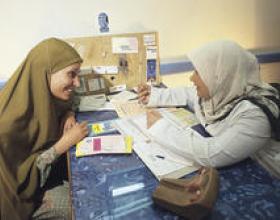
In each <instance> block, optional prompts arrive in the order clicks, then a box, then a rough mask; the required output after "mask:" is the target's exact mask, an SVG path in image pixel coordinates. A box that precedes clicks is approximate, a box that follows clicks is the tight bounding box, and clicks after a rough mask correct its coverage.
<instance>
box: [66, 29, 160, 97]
mask: <svg viewBox="0 0 280 220" xmlns="http://www.w3.org/2000/svg"><path fill="white" fill-rule="evenodd" d="M65 40H66V41H67V42H68V43H70V45H72V46H73V47H74V48H75V49H76V50H77V51H78V52H79V54H80V55H81V57H82V58H83V64H82V67H81V87H80V88H79V89H78V93H80V94H82V95H91V94H97V93H100V92H103V93H108V92H109V88H112V89H114V88H116V89H118V88H121V89H123V87H126V89H132V88H133V87H135V86H137V85H138V84H140V83H146V82H150V83H152V84H159V83H160V81H161V80H160V75H159V47H158V33H157V32H145V33H127V34H115V35H103V36H92V37H78V38H69V39H65ZM110 91H111V89H110ZM111 92H112V91H111Z"/></svg>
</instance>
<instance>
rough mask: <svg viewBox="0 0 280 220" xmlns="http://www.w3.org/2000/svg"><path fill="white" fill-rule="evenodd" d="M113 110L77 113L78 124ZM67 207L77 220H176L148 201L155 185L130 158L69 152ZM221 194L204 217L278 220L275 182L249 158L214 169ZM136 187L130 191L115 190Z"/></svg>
mask: <svg viewBox="0 0 280 220" xmlns="http://www.w3.org/2000/svg"><path fill="white" fill-rule="evenodd" d="M115 117H116V114H115V113H114V112H106V113H104V112H103V113H101V112H99V113H98V112H95V113H80V114H79V116H78V120H80V121H81V120H88V121H91V122H94V121H100V120H105V119H107V120H108V119H112V118H115ZM70 168H71V171H70V172H71V181H72V203H73V210H74V214H75V218H76V220H86V219H104V220H111V219H122V220H126V219H127V220H128V219H129V220H131V219H145V220H146V219H149V220H152V219H166V220H168V219H180V218H179V217H178V216H176V215H174V214H173V213H170V212H168V211H166V210H164V209H162V208H160V207H157V206H156V205H155V204H154V203H153V201H152V199H151V195H152V192H153V191H154V190H155V188H156V186H157V184H158V181H157V180H156V178H155V177H154V176H153V175H152V173H151V172H150V171H149V170H148V169H147V168H146V167H145V165H144V164H143V162H142V161H141V160H140V158H139V157H138V156H137V155H136V154H135V153H133V154H132V155H111V156H108V155H107V156H100V155H99V156H90V157H83V158H76V156H75V149H74V148H71V150H70ZM219 174H220V190H219V197H218V200H217V202H216V205H215V207H214V210H213V212H212V214H211V215H210V216H208V217H207V219H211V220H219V219H223V220H224V219H228V220H231V219H232V220H237V219H250V220H251V219H256V220H257V219H263V220H264V219H275V220H276V219H280V180H277V179H275V178H273V177H271V176H270V175H269V173H267V172H266V171H265V170H264V169H263V168H262V167H260V166H259V165H258V164H257V163H256V162H254V161H253V160H251V159H247V160H245V161H243V162H240V163H238V164H235V165H233V166H230V167H226V168H222V169H219ZM139 184H140V185H141V186H144V187H143V188H139V189H138V190H135V191H133V192H130V193H126V194H122V195H115V194H114V193H113V192H114V190H115V189H121V188H123V187H127V186H135V185H138V186H139Z"/></svg>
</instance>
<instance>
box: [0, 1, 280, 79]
mask: <svg viewBox="0 0 280 220" xmlns="http://www.w3.org/2000/svg"><path fill="white" fill-rule="evenodd" d="M0 3H1V4H0V39H1V42H0V48H1V51H2V53H1V54H2V55H1V59H0V80H1V79H5V78H8V77H9V76H10V75H11V74H12V72H13V71H14V70H15V69H16V68H17V66H18V65H19V63H20V62H21V61H22V59H23V58H24V56H25V55H26V53H27V52H28V51H29V49H30V48H31V47H33V46H34V45H35V44H36V43H38V42H39V41H41V40H42V39H44V38H47V37H52V36H55V37H61V38H63V37H76V36H89V35H97V34H99V30H98V24H97V16H98V14H99V13H100V12H103V11H104V12H106V13H107V14H108V15H109V21H110V33H122V32H138V31H147V30H148V31H150V30H157V31H159V36H160V56H161V58H170V57H177V56H182V55H184V54H185V53H186V52H187V51H188V50H190V49H192V48H194V47H196V46H198V45H201V44H202V43H205V42H207V41H210V40H214V39H221V38H228V39H233V40H236V41H237V42H239V43H240V44H241V45H243V46H244V47H246V48H263V47H278V48H280V25H279V24H280V13H279V9H280V1H279V0H246V1H245V0H79V1H77V0H25V1H22V0H9V1H5V2H4V0H0Z"/></svg>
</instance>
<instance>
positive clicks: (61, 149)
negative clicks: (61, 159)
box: [54, 121, 88, 154]
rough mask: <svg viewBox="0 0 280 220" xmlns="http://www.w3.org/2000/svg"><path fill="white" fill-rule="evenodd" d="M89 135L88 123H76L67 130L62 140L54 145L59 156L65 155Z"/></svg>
mask: <svg viewBox="0 0 280 220" xmlns="http://www.w3.org/2000/svg"><path fill="white" fill-rule="evenodd" d="M87 134H88V127H87V122H86V121H84V122H82V123H77V122H76V123H75V124H74V125H73V126H72V127H71V128H69V129H68V130H66V131H65V132H64V133H63V135H62V137H61V138H60V140H59V141H58V142H57V143H56V144H55V145H54V147H55V150H56V153H57V154H63V153H65V152H66V151H67V150H68V149H69V148H70V147H71V146H73V145H75V144H77V143H78V142H79V141H81V140H82V139H83V138H84V137H85V136H86V135H87Z"/></svg>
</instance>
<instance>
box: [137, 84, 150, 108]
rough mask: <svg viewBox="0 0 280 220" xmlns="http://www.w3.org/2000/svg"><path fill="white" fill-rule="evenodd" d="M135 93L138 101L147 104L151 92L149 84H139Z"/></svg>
mask: <svg viewBox="0 0 280 220" xmlns="http://www.w3.org/2000/svg"><path fill="white" fill-rule="evenodd" d="M137 93H138V101H139V102H140V103H142V104H148V102H149V98H150V94H151V86H150V85H147V84H141V85H139V86H138V88H137Z"/></svg>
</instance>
